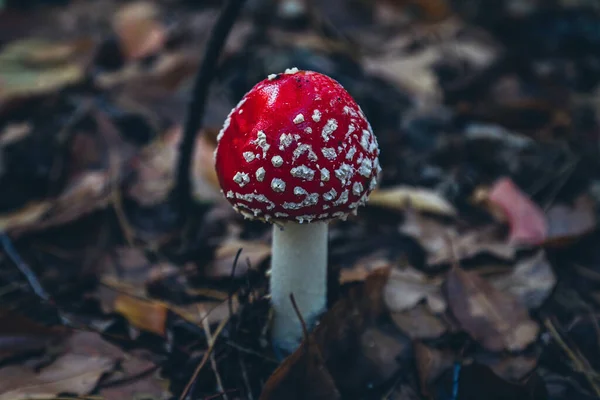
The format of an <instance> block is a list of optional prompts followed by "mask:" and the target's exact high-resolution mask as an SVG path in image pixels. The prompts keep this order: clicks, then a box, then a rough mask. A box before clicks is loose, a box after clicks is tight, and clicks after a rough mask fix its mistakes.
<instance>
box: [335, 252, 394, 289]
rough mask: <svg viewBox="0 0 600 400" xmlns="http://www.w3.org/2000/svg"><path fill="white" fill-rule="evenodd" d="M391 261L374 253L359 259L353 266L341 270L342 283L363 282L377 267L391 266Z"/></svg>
mask: <svg viewBox="0 0 600 400" xmlns="http://www.w3.org/2000/svg"><path fill="white" fill-rule="evenodd" d="M391 263H392V262H391V261H390V260H388V259H387V258H386V257H383V256H382V255H381V254H372V255H369V256H367V257H363V258H360V259H358V260H357V261H356V262H355V263H354V265H352V267H351V268H344V269H342V270H341V271H340V285H343V284H346V283H351V282H363V281H364V280H365V279H367V277H368V276H369V275H370V274H371V273H372V272H373V271H375V270H377V269H389V268H391V266H392V265H391Z"/></svg>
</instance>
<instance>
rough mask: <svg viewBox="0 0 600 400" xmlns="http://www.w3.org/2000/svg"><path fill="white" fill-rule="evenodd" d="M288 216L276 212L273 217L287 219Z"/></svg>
mask: <svg viewBox="0 0 600 400" xmlns="http://www.w3.org/2000/svg"><path fill="white" fill-rule="evenodd" d="M289 216H290V214H288V213H282V212H276V213H275V217H281V218H286V217H289Z"/></svg>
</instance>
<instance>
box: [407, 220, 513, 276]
mask: <svg viewBox="0 0 600 400" xmlns="http://www.w3.org/2000/svg"><path fill="white" fill-rule="evenodd" d="M493 228H494V227H491V229H490V227H488V228H486V229H477V230H475V229H474V230H471V231H468V232H464V233H462V234H461V233H459V232H457V230H456V229H455V228H453V227H452V226H448V225H446V224H443V223H441V222H439V221H438V220H436V219H434V218H431V217H426V216H423V215H420V214H418V213H416V212H413V211H411V210H409V211H407V212H406V218H405V221H404V223H403V224H402V226H401V227H400V232H401V233H403V234H405V235H407V236H409V237H412V238H414V239H415V240H417V241H418V242H419V244H420V245H421V246H422V247H423V248H424V249H425V251H426V252H427V264H428V265H429V266H435V265H440V264H447V263H452V262H454V261H456V260H458V261H460V260H464V259H468V258H472V257H475V256H476V255H479V254H490V255H493V256H495V257H498V258H500V259H503V260H511V259H513V258H514V256H515V252H516V249H515V247H514V246H513V245H511V244H510V243H507V242H505V241H504V240H502V239H501V238H499V237H498V234H497V232H496V230H495V229H493Z"/></svg>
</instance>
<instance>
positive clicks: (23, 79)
mask: <svg viewBox="0 0 600 400" xmlns="http://www.w3.org/2000/svg"><path fill="white" fill-rule="evenodd" d="M93 49H94V41H93V40H91V39H79V40H72V41H65V42H53V41H49V40H46V39H42V38H28V39H22V40H17V41H13V42H11V43H9V44H7V45H6V46H4V47H3V48H2V51H0V108H2V105H3V104H4V103H5V102H8V101H9V100H11V99H13V98H15V97H26V96H32V95H38V94H45V93H49V92H52V91H54V90H56V89H60V88H62V87H64V86H67V85H69V84H74V83H76V82H79V81H81V80H82V79H83V78H84V76H85V64H86V62H87V61H88V60H89V59H90V57H91V55H92V51H93Z"/></svg>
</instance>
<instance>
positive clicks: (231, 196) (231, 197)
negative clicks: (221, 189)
mask: <svg viewBox="0 0 600 400" xmlns="http://www.w3.org/2000/svg"><path fill="white" fill-rule="evenodd" d="M227 198H228V199H233V190H230V191H228V192H227Z"/></svg>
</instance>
